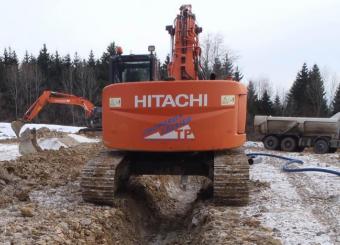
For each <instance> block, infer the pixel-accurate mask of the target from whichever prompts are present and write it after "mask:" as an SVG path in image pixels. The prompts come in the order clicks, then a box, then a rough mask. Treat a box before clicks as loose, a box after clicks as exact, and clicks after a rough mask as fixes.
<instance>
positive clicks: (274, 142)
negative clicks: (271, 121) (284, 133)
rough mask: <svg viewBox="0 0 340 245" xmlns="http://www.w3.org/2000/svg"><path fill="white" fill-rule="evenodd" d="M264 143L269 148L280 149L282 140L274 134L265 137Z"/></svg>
mask: <svg viewBox="0 0 340 245" xmlns="http://www.w3.org/2000/svg"><path fill="white" fill-rule="evenodd" d="M263 145H264V148H266V149H268V150H278V149H279V148H280V140H279V138H278V137H276V136H274V135H269V136H266V137H265V138H264V139H263Z"/></svg>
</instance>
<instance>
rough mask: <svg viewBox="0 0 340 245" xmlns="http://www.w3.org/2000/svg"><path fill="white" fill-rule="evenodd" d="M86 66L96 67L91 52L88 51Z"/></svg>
mask: <svg viewBox="0 0 340 245" xmlns="http://www.w3.org/2000/svg"><path fill="white" fill-rule="evenodd" d="M87 64H88V65H89V66H90V67H95V66H96V61H95V58H94V54H93V51H92V50H91V51H90V55H89V58H88V60H87Z"/></svg>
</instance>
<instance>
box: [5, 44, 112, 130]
mask: <svg viewBox="0 0 340 245" xmlns="http://www.w3.org/2000/svg"><path fill="white" fill-rule="evenodd" d="M115 52H116V51H115V43H114V42H112V43H111V44H110V45H109V46H108V47H107V50H106V51H105V52H104V53H103V54H102V56H101V57H100V58H99V59H96V58H95V56H94V54H93V52H92V51H90V53H89V56H88V57H87V59H82V58H81V57H80V56H79V55H78V54H77V53H75V54H74V56H73V57H71V56H70V55H69V54H66V55H65V56H60V55H59V53H58V51H55V52H54V53H50V52H49V51H48V49H47V47H46V45H45V44H44V45H43V47H42V48H41V50H40V52H39V55H38V56H37V57H35V56H34V55H33V54H29V53H28V52H26V53H25V55H24V57H23V59H22V60H21V61H20V62H19V59H18V57H17V54H16V52H15V51H14V50H12V49H11V48H7V49H5V50H4V52H3V54H2V55H1V54H0V111H1V113H0V120H1V121H11V120H15V119H17V118H20V117H22V116H23V115H24V113H25V111H26V110H27V109H28V108H29V106H30V105H31V104H32V103H33V102H34V101H35V100H36V99H37V98H38V97H39V96H40V95H41V93H42V92H43V91H44V90H52V91H58V92H66V93H70V94H74V95H77V96H81V97H84V98H87V99H89V100H90V101H91V102H93V103H94V104H95V105H100V104H101V90H102V89H103V88H104V87H105V86H106V85H108V84H109V82H108V81H109V78H108V76H109V58H110V56H112V55H114V54H115ZM46 107H49V108H45V109H44V110H42V112H41V113H40V114H39V116H38V119H37V121H40V122H46V123H63V124H73V125H84V123H85V118H84V111H83V110H82V109H81V108H79V107H77V106H69V105H67V106H65V105H57V104H54V105H48V106H46Z"/></svg>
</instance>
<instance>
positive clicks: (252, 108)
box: [246, 81, 258, 133]
mask: <svg viewBox="0 0 340 245" xmlns="http://www.w3.org/2000/svg"><path fill="white" fill-rule="evenodd" d="M247 89H248V94H247V125H246V127H247V132H248V133H249V132H253V131H254V128H253V124H254V116H255V115H256V114H257V113H258V108H257V104H258V96H257V94H256V91H255V86H254V83H253V82H252V81H249V84H248V87H247Z"/></svg>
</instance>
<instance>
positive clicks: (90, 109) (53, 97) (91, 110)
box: [11, 90, 101, 137]
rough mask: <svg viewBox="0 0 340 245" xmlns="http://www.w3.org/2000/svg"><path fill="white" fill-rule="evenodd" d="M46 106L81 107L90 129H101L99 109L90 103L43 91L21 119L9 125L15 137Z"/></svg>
mask: <svg viewBox="0 0 340 245" xmlns="http://www.w3.org/2000/svg"><path fill="white" fill-rule="evenodd" d="M47 104H64V105H77V106H81V107H82V108H83V109H84V111H85V117H86V118H87V119H88V120H89V122H90V123H89V126H90V128H93V129H97V128H101V121H100V119H101V115H100V114H101V108H99V107H95V106H94V105H93V104H92V102H91V101H89V100H87V99H84V98H82V97H78V96H75V95H73V94H65V93H60V92H53V91H48V90H46V91H44V92H43V93H42V94H41V95H40V96H39V98H38V99H37V100H36V101H35V102H34V103H33V104H32V105H31V106H30V107H29V108H28V110H27V111H26V113H25V114H24V116H23V117H22V118H21V119H18V120H16V121H13V122H12V123H11V126H12V129H13V131H14V133H15V134H16V136H17V137H19V135H20V131H21V128H22V127H23V126H24V125H25V124H26V123H28V122H31V121H32V120H33V119H34V118H35V117H36V116H37V115H38V114H39V112H40V111H41V110H42V109H43V108H44V107H45V106H46V105H47Z"/></svg>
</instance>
